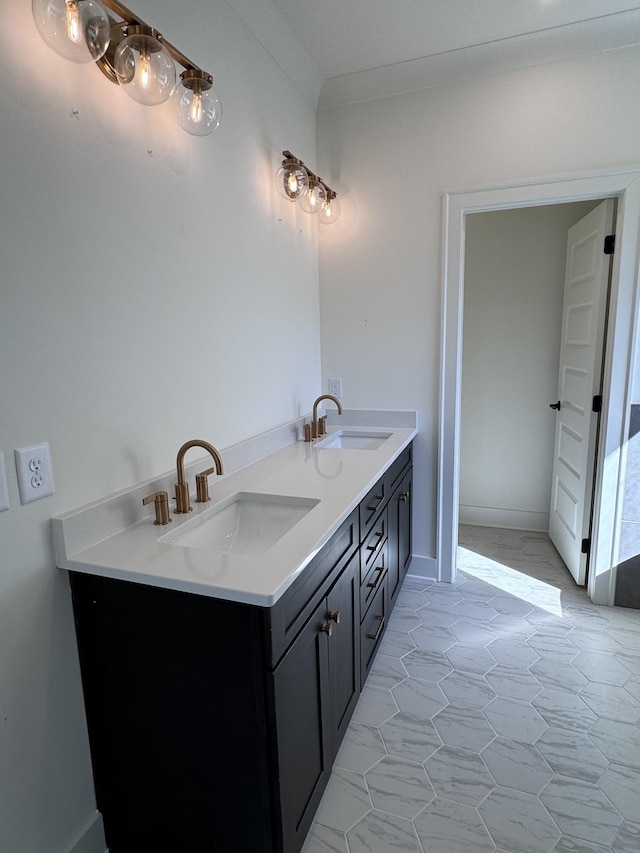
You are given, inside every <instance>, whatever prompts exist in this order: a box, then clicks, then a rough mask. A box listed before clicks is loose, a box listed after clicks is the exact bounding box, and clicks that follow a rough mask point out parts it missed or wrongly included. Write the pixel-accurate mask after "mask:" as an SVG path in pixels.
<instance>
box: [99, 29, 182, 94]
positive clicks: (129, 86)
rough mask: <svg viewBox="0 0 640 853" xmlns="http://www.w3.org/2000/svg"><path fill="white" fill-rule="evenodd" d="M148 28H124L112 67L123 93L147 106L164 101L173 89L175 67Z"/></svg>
mask: <svg viewBox="0 0 640 853" xmlns="http://www.w3.org/2000/svg"><path fill="white" fill-rule="evenodd" d="M161 39H162V36H161V35H160V33H158V32H156V30H154V29H152V28H151V27H143V26H137V25H136V26H130V27H127V35H126V37H125V38H123V39H122V41H121V42H120V44H119V45H118V47H117V48H116V53H115V56H114V61H113V67H114V69H115V72H116V77H117V78H118V83H119V84H120V85H121V86H122V88H123V89H124V91H125V92H126V93H127V95H129V97H130V98H133V100H134V101H137V102H138V103H139V104H144V105H145V106H147V107H154V106H156V105H157V104H162V103H164V102H165V101H166V100H168V99H169V98H170V97H171V95H172V93H173V90H174V89H175V86H176V66H175V64H174V61H173V59H172V58H171V56H170V54H169V51H168V50H167V49H166V47H165V46H164V45H163V44H162V41H161Z"/></svg>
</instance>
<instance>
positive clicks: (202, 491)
mask: <svg viewBox="0 0 640 853" xmlns="http://www.w3.org/2000/svg"><path fill="white" fill-rule="evenodd" d="M209 474H213V468H207V470H206V471H201V472H200V474H196V503H199V504H206V503H208V502H209V501H210V500H211V498H210V497H209V481H208V480H207V477H208V476H209Z"/></svg>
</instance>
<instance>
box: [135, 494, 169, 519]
mask: <svg viewBox="0 0 640 853" xmlns="http://www.w3.org/2000/svg"><path fill="white" fill-rule="evenodd" d="M151 501H153V503H154V505H155V510H156V520H155V521H154V522H153V523H154V524H171V516H170V515H169V495H168V494H167V493H166V492H154V493H153V494H152V495H147V497H146V498H143V499H142V503H143V505H144V506H146V505H147V504H150V503H151Z"/></svg>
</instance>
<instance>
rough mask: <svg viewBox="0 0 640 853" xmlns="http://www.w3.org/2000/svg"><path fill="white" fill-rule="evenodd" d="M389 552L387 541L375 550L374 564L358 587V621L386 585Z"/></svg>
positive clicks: (363, 616) (362, 617)
mask: <svg viewBox="0 0 640 853" xmlns="http://www.w3.org/2000/svg"><path fill="white" fill-rule="evenodd" d="M388 568H389V551H388V544H387V540H386V539H385V541H384V542H383V543H382V544H381V545H380V547H379V548H377V549H376V556H375V562H373V563H372V565H371V568H370V570H369V572H368V574H367V576H366V577H365V579H364V580H363V581H362V583H361V585H360V620H361V621H362V620H363V619H364V618H365V616H366V613H367V611H368V609H369V607H370V605H371V603H372V601H373V600H374V598H375V596H376V594H377V593H378V590H379V589H380V587H381V586H386V585H387V577H388Z"/></svg>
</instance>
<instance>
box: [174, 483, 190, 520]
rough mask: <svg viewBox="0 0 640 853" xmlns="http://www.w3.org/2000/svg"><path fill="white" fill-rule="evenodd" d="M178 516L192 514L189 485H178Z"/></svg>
mask: <svg viewBox="0 0 640 853" xmlns="http://www.w3.org/2000/svg"><path fill="white" fill-rule="evenodd" d="M175 511H176V512H177V513H178V514H182V513H185V512H191V501H190V500H189V484H188V483H176V510H175Z"/></svg>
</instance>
